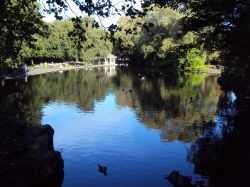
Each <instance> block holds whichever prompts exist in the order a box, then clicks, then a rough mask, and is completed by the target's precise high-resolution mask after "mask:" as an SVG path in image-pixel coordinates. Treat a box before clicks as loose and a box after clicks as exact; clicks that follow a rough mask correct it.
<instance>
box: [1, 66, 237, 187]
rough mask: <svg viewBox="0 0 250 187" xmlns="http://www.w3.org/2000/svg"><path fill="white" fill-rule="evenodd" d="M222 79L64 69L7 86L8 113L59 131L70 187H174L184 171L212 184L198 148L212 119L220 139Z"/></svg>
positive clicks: (56, 138) (110, 69)
mask: <svg viewBox="0 0 250 187" xmlns="http://www.w3.org/2000/svg"><path fill="white" fill-rule="evenodd" d="M217 78H218V76H216V75H206V74H183V75H181V74H170V73H167V72H159V71H142V70H133V71H131V70H128V69H123V68H117V67H105V68H94V69H87V70H72V71H66V72H57V73H51V74H47V75H39V76H34V77H28V79H26V80H10V81H2V86H1V96H2V97H1V101H0V102H1V106H2V107H1V113H5V114H6V113H8V115H11V116H15V117H19V118H23V119H25V120H27V121H28V122H30V123H32V124H34V125H37V124H50V125H51V126H52V127H53V128H54V130H55V134H54V147H55V149H56V150H59V151H60V152H61V154H62V157H63V160H64V180H63V184H62V186H63V187H71V186H74V187H83V186H91V187H107V186H119V187H128V186H129V187H139V186H143V187H147V186H148V187H150V186H157V187H161V186H162V187H163V186H164V187H165V186H172V184H171V182H170V181H169V180H167V179H166V176H167V175H169V174H170V173H171V172H172V171H177V170H178V172H179V173H180V174H181V175H182V176H190V177H191V179H192V180H191V181H192V184H202V185H205V186H206V185H208V176H206V174H204V173H202V172H199V171H197V169H196V168H195V164H194V158H193V157H194V155H193V154H194V149H195V147H194V143H195V142H196V141H197V140H198V139H199V138H201V137H202V136H204V133H206V129H211V128H210V127H211V124H210V122H215V123H216V124H217V126H216V128H213V133H217V134H220V125H219V124H221V123H223V122H221V121H223V120H222V119H221V118H220V117H219V115H218V103H219V100H220V97H221V95H225V94H224V93H223V92H222V91H221V90H220V87H219V85H218V84H217ZM4 90H5V91H4ZM6 90H8V91H6ZM231 95H232V94H231ZM231 97H232V96H231ZM233 112H234V111H230V115H231V114H232V113H233ZM232 115H233V114H232ZM215 131H216V132H215ZM98 165H101V166H105V167H107V175H104V172H100V171H99V170H100V168H99V167H98Z"/></svg>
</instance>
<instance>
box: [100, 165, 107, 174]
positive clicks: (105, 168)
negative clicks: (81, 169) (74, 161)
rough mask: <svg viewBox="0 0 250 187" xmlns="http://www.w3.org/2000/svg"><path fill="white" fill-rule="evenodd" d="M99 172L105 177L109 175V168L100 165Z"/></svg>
mask: <svg viewBox="0 0 250 187" xmlns="http://www.w3.org/2000/svg"><path fill="white" fill-rule="evenodd" d="M98 170H99V171H100V173H103V174H104V175H108V168H107V167H106V166H102V165H100V164H98Z"/></svg>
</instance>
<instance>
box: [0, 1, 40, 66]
mask: <svg viewBox="0 0 250 187" xmlns="http://www.w3.org/2000/svg"><path fill="white" fill-rule="evenodd" d="M38 8H39V6H38V3H37V2H36V1H35V0H26V1H18V0H3V2H1V5H0V25H1V27H0V41H1V43H0V66H1V67H2V66H6V65H8V66H10V65H11V63H9V64H7V62H15V64H16V65H17V64H18V63H19V61H18V59H19V57H20V56H19V52H20V50H21V47H22V45H23V43H24V42H25V43H26V44H27V45H29V46H31V45H32V42H34V41H35V40H36V39H35V37H34V34H42V33H43V29H44V26H45V25H44V23H43V21H42V19H41V18H42V16H41V15H40V13H39V11H38V10H39V9H38Z"/></svg>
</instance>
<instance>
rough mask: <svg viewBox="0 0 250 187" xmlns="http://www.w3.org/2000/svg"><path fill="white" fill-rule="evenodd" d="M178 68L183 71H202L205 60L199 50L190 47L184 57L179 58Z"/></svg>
mask: <svg viewBox="0 0 250 187" xmlns="http://www.w3.org/2000/svg"><path fill="white" fill-rule="evenodd" d="M178 63H179V66H178V67H179V68H180V69H183V70H185V71H202V70H204V69H205V68H206V67H205V60H204V59H203V58H202V57H201V50H200V49H197V48H192V49H190V50H188V52H187V53H186V54H185V56H184V57H182V58H179V61H178Z"/></svg>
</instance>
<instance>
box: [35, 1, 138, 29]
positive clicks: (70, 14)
mask: <svg viewBox="0 0 250 187" xmlns="http://www.w3.org/2000/svg"><path fill="white" fill-rule="evenodd" d="M38 1H39V2H40V4H41V6H42V7H44V6H45V7H46V0H38ZM123 1H124V0H112V2H113V4H115V5H118V6H121V5H122V4H123ZM135 1H136V4H135V7H136V8H137V9H140V0H135ZM67 2H68V4H69V6H70V7H71V9H72V10H74V12H72V11H71V9H70V8H69V10H68V11H66V12H64V13H63V14H62V16H63V17H65V18H67V17H69V18H70V17H75V14H77V16H80V15H81V16H84V14H83V13H81V11H80V10H79V8H78V7H77V6H76V5H75V3H74V2H73V1H72V0H67ZM43 15H44V18H43V19H44V20H45V21H46V22H52V21H54V20H55V17H54V14H50V15H48V14H43ZM95 19H96V21H98V22H99V23H100V24H101V25H102V26H104V27H108V26H110V25H111V24H116V22H117V20H118V19H119V15H117V14H116V15H112V16H110V17H109V18H101V19H99V18H98V17H97V16H96V17H95Z"/></svg>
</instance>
